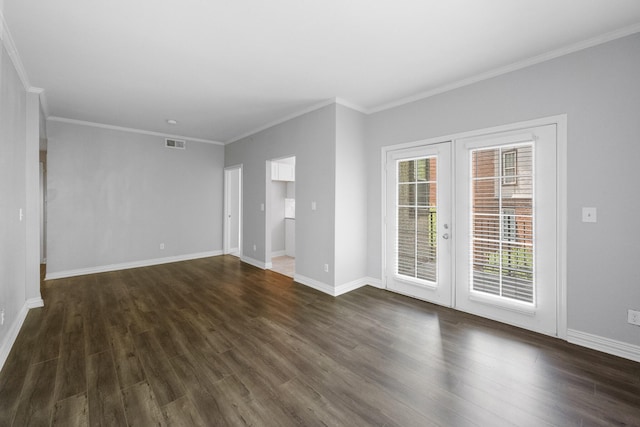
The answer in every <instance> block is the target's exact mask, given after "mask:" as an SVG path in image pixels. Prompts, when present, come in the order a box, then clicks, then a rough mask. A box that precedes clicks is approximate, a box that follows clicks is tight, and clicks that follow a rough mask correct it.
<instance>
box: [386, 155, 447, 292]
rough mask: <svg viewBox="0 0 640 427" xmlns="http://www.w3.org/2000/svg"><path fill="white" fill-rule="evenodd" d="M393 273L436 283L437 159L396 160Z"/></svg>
mask: <svg viewBox="0 0 640 427" xmlns="http://www.w3.org/2000/svg"><path fill="white" fill-rule="evenodd" d="M397 170H398V181H397V182H398V188H397V194H398V200H397V206H396V213H397V216H396V218H397V242H396V244H397V245H396V259H397V265H396V267H397V268H396V274H398V275H399V276H406V277H410V278H415V279H422V280H428V281H432V282H435V281H436V280H437V251H436V244H437V210H438V209H437V183H436V176H437V170H436V158H435V157H424V158H419V159H411V160H401V161H398V165H397Z"/></svg>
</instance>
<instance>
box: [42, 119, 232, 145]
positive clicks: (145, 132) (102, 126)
mask: <svg viewBox="0 0 640 427" xmlns="http://www.w3.org/2000/svg"><path fill="white" fill-rule="evenodd" d="M47 120H50V121H52V122H60V123H70V124H74V125H80V126H90V127H95V128H100V129H109V130H118V131H122V132H131V133H139V134H142V135H153V136H162V137H167V138H176V139H185V140H187V141H194V142H204V143H206V144H214V145H224V143H222V142H219V141H213V140H210V139H201V138H192V137H190V136H185V135H172V134H168V133H162V132H155V131H151V130H144V129H135V128H128V127H123V126H114V125H105V124H103V123H95V122H87V121H84V120H76V119H67V118H66V117H57V116H49V117H47Z"/></svg>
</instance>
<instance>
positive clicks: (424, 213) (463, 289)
mask: <svg viewBox="0 0 640 427" xmlns="http://www.w3.org/2000/svg"><path fill="white" fill-rule="evenodd" d="M452 147H455V152H454V153H453V156H454V159H453V161H451V156H452V151H453V149H452ZM556 147H557V135H556V125H546V126H539V127H535V128H529V129H524V130H522V129H521V130H518V131H509V132H501V133H497V134H491V135H484V136H478V137H474V138H465V139H458V140H455V141H454V142H444V143H437V144H432V145H425V146H422V147H416V148H411V149H404V150H396V151H389V152H387V159H386V167H387V177H386V192H387V196H386V200H387V202H386V205H387V212H386V226H385V227H386V273H385V278H386V286H387V288H388V289H389V290H392V291H395V292H399V293H402V294H405V295H409V296H413V297H416V298H420V299H423V300H426V301H430V302H434V303H437V304H441V305H444V306H451V307H454V308H456V309H459V310H462V311H466V312H469V313H473V314H476V315H479V316H482V317H486V318H490V319H494V320H498V321H501V322H504V323H508V324H512V325H516V326H520V327H523V328H526V329H530V330H533V331H537V332H540V333H544V334H548V335H556V334H557V310H558V304H557V302H558V298H557V287H558V284H557V259H558V249H557V241H558V240H557V234H558V230H557V217H558V213H557V208H558V207H557V179H558V178H557V159H556V156H557V154H556ZM452 164H453V166H454V167H453V168H452ZM453 169H455V173H454V172H453ZM452 193H453V194H455V199H454V200H455V210H454V209H453V208H452V200H451V194H452ZM452 218H453V219H455V221H453V224H452V221H451V220H452ZM453 225H455V226H453ZM452 245H455V248H452ZM452 250H453V252H452Z"/></svg>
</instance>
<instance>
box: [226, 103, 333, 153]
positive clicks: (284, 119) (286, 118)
mask: <svg viewBox="0 0 640 427" xmlns="http://www.w3.org/2000/svg"><path fill="white" fill-rule="evenodd" d="M334 103H335V99H334V98H331V99H327V100H325V101H322V102H319V103H317V104H313V105H312V106H310V107H307V108H304V109H302V110H299V111H296V112H295V113H292V114H288V115H286V116H284V117H281V118H279V119H277V120H274V121H272V122H269V123H267V124H264V125H262V126H259V127H257V128H254V129H252V130H250V131H248V132H244V133H243V134H240V135H238V136H236V137H233V138H231V139H228V140H227V141H225V142H224V143H225V145H227V144H231V143H234V142H236V141H240V140H241V139H243V138H246V137H248V136H251V135H255V134H256V133H258V132H262V131H263V130H265V129H269V128H272V127H274V126H277V125H279V124H282V123H284V122H288V121H289V120H291V119H295V118H296V117H300V116H302V115H304V114H307V113H310V112H312V111H316V110H319V109H321V108H324V107H326V106H327V105H331V104H334Z"/></svg>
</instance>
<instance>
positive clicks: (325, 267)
mask: <svg viewBox="0 0 640 427" xmlns="http://www.w3.org/2000/svg"><path fill="white" fill-rule="evenodd" d="M324 272H325V273H328V272H329V264H325V265H324Z"/></svg>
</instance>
